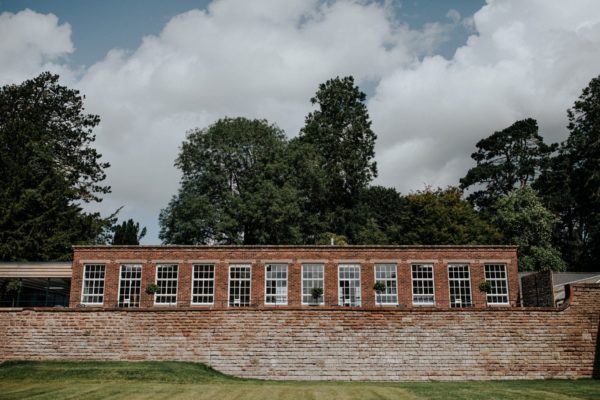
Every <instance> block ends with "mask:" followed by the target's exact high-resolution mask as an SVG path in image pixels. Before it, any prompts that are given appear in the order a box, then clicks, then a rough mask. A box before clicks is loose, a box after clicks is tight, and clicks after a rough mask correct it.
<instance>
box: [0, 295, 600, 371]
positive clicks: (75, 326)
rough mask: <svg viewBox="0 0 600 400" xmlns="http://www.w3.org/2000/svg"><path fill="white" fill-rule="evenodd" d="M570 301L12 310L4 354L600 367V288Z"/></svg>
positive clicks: (369, 367)
mask: <svg viewBox="0 0 600 400" xmlns="http://www.w3.org/2000/svg"><path fill="white" fill-rule="evenodd" d="M570 292H571V293H570V298H569V300H568V301H567V304H566V305H565V306H564V308H562V309H560V310H557V309H519V308H482V309H466V310H465V309H462V310H442V309H438V310H432V309H429V310H424V309H404V310H398V309H387V310H386V309H371V310H368V309H340V308H337V309H334V308H331V309H327V308H319V307H314V308H312V309H306V308H298V309H289V308H288V309H244V310H240V309H235V310H202V309H194V310H192V309H187V310H186V309H179V310H157V309H137V310H123V309H120V310H108V309H96V310H91V309H64V310H48V309H45V310H39V309H38V310H36V309H31V310H7V309H5V310H0V341H1V342H0V359H1V360H16V359H20V360H23V359H25V360H52V359H69V360H82V359H84V360H90V359H94V360H184V361H194V362H202V363H206V364H208V365H211V366H212V367H214V368H216V369H217V370H219V371H222V372H225V373H228V374H232V375H236V376H241V377H253V378H263V379H303V380H304V379H319V380H322V379H332V380H394V381H398V380H425V379H435V380H455V379H478V380H481V379H533V378H583V377H591V376H593V375H594V374H595V373H596V372H597V370H598V366H599V363H600V360H599V359H598V357H597V354H598V352H597V339H598V324H599V322H600V320H599V316H600V301H599V300H600V285H598V284H587V285H577V286H573V287H572V289H571V291H570Z"/></svg>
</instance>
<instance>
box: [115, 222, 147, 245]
mask: <svg viewBox="0 0 600 400" xmlns="http://www.w3.org/2000/svg"><path fill="white" fill-rule="evenodd" d="M144 236H146V227H143V228H142V229H141V230H140V224H139V222H134V221H133V220H132V219H131V218H130V219H128V220H127V221H123V222H122V223H121V224H120V225H118V224H117V225H115V226H114V227H113V237H112V241H111V244H113V245H138V244H140V240H142V238H143V237H144Z"/></svg>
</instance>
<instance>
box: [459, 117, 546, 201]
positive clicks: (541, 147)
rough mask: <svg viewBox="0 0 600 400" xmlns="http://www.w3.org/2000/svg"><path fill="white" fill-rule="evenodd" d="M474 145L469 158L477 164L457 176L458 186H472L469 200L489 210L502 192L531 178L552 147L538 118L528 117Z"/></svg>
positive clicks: (510, 189) (507, 191)
mask: <svg viewBox="0 0 600 400" xmlns="http://www.w3.org/2000/svg"><path fill="white" fill-rule="evenodd" d="M476 146H477V152H475V153H473V154H471V158H473V159H474V160H475V161H476V162H477V165H476V166H475V167H473V168H471V169H470V170H469V171H468V172H467V175H466V176H465V177H464V178H462V179H461V180H460V187H461V189H463V190H464V189H467V188H469V187H475V188H476V190H475V191H474V192H473V193H471V194H470V195H469V196H468V199H469V201H470V202H471V203H473V204H474V205H476V206H477V207H479V208H480V209H481V210H484V211H488V212H491V211H490V210H489V209H490V207H493V206H494V204H495V203H496V201H497V200H498V199H499V198H500V197H501V196H504V195H506V194H508V193H509V192H510V191H512V190H513V189H514V188H517V187H523V186H525V185H528V184H530V183H531V182H533V181H534V180H535V178H536V177H537V175H538V174H539V171H540V168H541V167H542V165H543V164H544V162H545V161H546V160H547V158H548V156H549V155H550V154H551V153H552V151H554V149H555V146H548V145H546V144H545V143H544V139H543V138H542V137H541V136H540V135H539V134H538V126H537V122H536V121H535V120H534V119H531V118H528V119H524V120H521V121H517V122H515V123H514V124H512V125H511V126H509V127H508V128H506V129H504V130H502V131H499V132H494V134H492V135H491V136H489V137H487V138H485V139H482V140H480V141H479V142H478V143H477V145H476Z"/></svg>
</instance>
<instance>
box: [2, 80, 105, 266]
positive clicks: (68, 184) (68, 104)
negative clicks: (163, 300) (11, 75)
mask: <svg viewBox="0 0 600 400" xmlns="http://www.w3.org/2000/svg"><path fill="white" fill-rule="evenodd" d="M58 79H59V77H58V76H57V75H53V74H50V73H48V72H46V73H43V74H41V75H39V76H38V77H36V78H33V79H30V80H27V81H25V82H23V83H21V84H19V85H6V86H3V87H2V88H0V155H1V157H0V259H2V260H42V261H44V260H64V259H69V258H70V257H71V245H73V244H84V243H86V244H87V243H97V242H98V241H101V240H104V239H103V236H102V235H103V234H105V233H106V231H107V229H108V228H109V227H110V226H111V225H110V224H111V221H112V220H111V217H113V216H111V217H109V218H102V217H101V216H100V214H98V213H85V212H83V210H82V207H81V204H82V203H88V202H99V201H101V197H100V196H101V195H102V194H105V193H109V192H110V188H109V187H108V186H102V185H101V184H100V182H102V181H103V180H104V179H105V177H106V175H105V173H104V170H105V169H106V168H108V167H109V164H108V163H103V162H100V157H101V156H100V154H98V152H97V151H96V150H95V149H94V148H93V147H92V144H93V142H94V140H95V136H94V135H93V128H94V127H95V126H96V125H98V123H99V121H100V118H99V117H98V116H96V115H90V114H84V113H83V111H84V108H83V98H82V96H81V95H80V94H79V92H78V91H77V90H73V89H69V88H67V87H65V86H61V85H59V83H58Z"/></svg>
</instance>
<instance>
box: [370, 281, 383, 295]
mask: <svg viewBox="0 0 600 400" xmlns="http://www.w3.org/2000/svg"><path fill="white" fill-rule="evenodd" d="M373 290H374V291H376V292H377V293H383V292H385V283H383V282H381V281H377V282H375V284H374V285H373Z"/></svg>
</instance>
